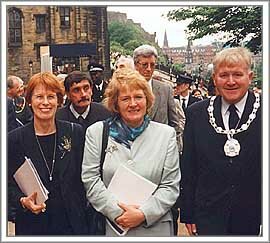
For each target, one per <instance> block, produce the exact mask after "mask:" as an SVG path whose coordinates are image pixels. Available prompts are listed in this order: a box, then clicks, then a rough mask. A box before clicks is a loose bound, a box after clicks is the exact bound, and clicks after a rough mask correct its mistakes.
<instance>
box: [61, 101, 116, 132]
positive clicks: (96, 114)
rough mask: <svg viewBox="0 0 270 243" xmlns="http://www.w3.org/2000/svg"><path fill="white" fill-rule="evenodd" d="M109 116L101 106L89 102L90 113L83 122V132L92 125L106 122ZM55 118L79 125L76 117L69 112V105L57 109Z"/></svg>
mask: <svg viewBox="0 0 270 243" xmlns="http://www.w3.org/2000/svg"><path fill="white" fill-rule="evenodd" d="M110 116H111V113H110V112H109V111H108V110H107V109H106V108H105V107H104V106H103V105H102V104H99V103H96V102H91V104H90V111H89V113H88V115H87V117H86V119H85V120H84V121H85V123H84V124H83V128H84V131H85V130H86V129H87V127H89V126H90V125H92V124H93V123H95V122H97V121H103V120H106V119H107V118H109V117H110ZM56 118H57V119H59V120H64V121H70V122H74V123H79V122H78V120H77V119H76V117H75V116H74V115H73V113H72V112H71V111H70V108H69V105H67V106H64V107H61V108H59V109H58V111H57V112H56Z"/></svg>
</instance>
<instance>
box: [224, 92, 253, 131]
mask: <svg viewBox="0 0 270 243" xmlns="http://www.w3.org/2000/svg"><path fill="white" fill-rule="evenodd" d="M247 97H248V91H247V92H246V94H245V95H244V96H243V98H242V99H241V100H240V101H239V102H237V103H235V104H234V105H235V107H236V112H237V115H238V117H239V119H241V117H242V114H243V112H244V108H245V104H246V101H247ZM229 106H230V104H229V103H228V102H226V101H225V100H224V99H223V97H221V115H222V119H223V124H224V126H225V129H229V124H228V122H229V115H230V112H229V111H228V108H229Z"/></svg>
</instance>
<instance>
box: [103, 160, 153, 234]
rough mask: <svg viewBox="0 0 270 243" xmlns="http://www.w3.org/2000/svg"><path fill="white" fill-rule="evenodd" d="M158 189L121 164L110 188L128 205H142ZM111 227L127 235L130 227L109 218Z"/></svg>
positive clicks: (118, 198)
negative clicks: (126, 227)
mask: <svg viewBox="0 0 270 243" xmlns="http://www.w3.org/2000/svg"><path fill="white" fill-rule="evenodd" d="M156 189H157V185H156V184H154V183H153V182H151V181H150V180H147V179H146V178H144V177H142V176H141V175H139V174H137V173H136V172H134V171H132V170H131V169H129V168H128V167H126V166H124V165H121V166H119V167H118V169H117V170H116V172H115V173H114V175H113V177H112V179H111V182H110V184H109V186H108V190H109V191H110V192H112V193H113V194H114V196H115V197H116V198H117V200H118V201H119V202H122V203H125V204H128V205H138V206H140V205H142V204H143V203H144V202H146V201H147V200H148V199H149V197H150V196H151V195H152V194H153V193H154V191H155V190H156ZM107 222H108V223H109V225H110V226H111V228H112V229H113V230H114V231H115V232H116V233H117V234H118V235H125V234H126V233H127V231H128V230H129V229H123V228H122V227H121V226H120V225H116V227H115V225H114V224H115V223H114V222H111V221H109V220H108V219H107Z"/></svg>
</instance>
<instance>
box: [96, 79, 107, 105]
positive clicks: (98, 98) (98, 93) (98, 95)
mask: <svg viewBox="0 0 270 243" xmlns="http://www.w3.org/2000/svg"><path fill="white" fill-rule="evenodd" d="M106 88H107V83H106V82H105V81H103V86H102V90H98V89H97V87H96V85H95V84H93V88H92V92H93V95H92V100H93V101H94V102H98V103H99V102H101V101H102V100H103V96H104V92H105V89H106Z"/></svg>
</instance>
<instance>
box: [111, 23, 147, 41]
mask: <svg viewBox="0 0 270 243" xmlns="http://www.w3.org/2000/svg"><path fill="white" fill-rule="evenodd" d="M108 29H109V37H110V41H115V42H118V43H119V44H120V45H121V46H124V44H125V43H127V42H129V41H131V40H138V41H140V40H142V34H141V31H140V30H139V29H138V28H137V26H135V25H133V24H131V23H121V22H117V21H113V22H112V23H110V24H109V26H108Z"/></svg>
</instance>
